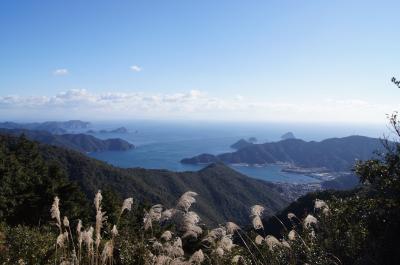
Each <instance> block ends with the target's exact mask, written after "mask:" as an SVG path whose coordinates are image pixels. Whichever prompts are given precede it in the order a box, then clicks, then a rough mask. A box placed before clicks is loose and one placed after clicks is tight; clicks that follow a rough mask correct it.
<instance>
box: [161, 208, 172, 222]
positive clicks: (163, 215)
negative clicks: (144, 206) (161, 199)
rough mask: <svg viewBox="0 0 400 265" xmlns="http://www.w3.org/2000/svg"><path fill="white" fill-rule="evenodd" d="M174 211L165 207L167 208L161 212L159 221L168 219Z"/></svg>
mask: <svg viewBox="0 0 400 265" xmlns="http://www.w3.org/2000/svg"><path fill="white" fill-rule="evenodd" d="M175 211H176V210H175V209H167V210H165V211H163V212H162V213H161V219H160V221H161V222H163V221H167V220H170V219H171V218H172V217H173V215H174V214H175Z"/></svg>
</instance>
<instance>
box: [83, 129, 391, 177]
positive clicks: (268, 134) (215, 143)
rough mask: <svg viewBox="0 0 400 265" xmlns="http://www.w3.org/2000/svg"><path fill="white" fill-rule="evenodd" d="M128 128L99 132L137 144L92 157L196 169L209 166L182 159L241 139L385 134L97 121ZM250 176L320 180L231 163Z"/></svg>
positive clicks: (224, 147)
mask: <svg viewBox="0 0 400 265" xmlns="http://www.w3.org/2000/svg"><path fill="white" fill-rule="evenodd" d="M120 126H124V127H126V128H127V129H128V130H129V133H126V134H113V133H96V134H94V136H96V137H98V138H102V139H107V138H122V139H124V140H127V141H129V142H131V143H133V144H134V145H135V146H136V148H135V149H132V150H128V151H105V152H95V153H90V154H89V155H90V156H91V157H93V158H96V159H99V160H103V161H106V162H108V163H110V164H113V165H115V166H119V167H126V168H128V167H143V168H148V169H168V170H173V171H196V170H200V169H201V168H203V167H204V165H187V164H181V163H180V160H181V159H183V158H188V157H192V156H195V155H198V154H201V153H210V154H220V153H224V152H232V151H234V150H233V149H231V148H230V145H231V144H233V143H235V142H236V141H237V140H239V139H241V138H246V139H247V138H249V137H256V138H257V139H258V143H264V142H268V141H277V140H280V136H281V135H282V134H284V133H286V132H288V131H292V132H293V133H294V134H295V136H296V137H298V138H301V139H304V140H307V141H310V140H316V141H319V140H322V139H326V138H330V137H342V136H348V135H354V134H358V135H366V136H372V137H380V136H382V134H383V131H382V132H381V131H380V128H379V127H372V126H353V127H352V126H348V125H343V126H340V125H337V126H331V125H316V124H272V123H216V122H209V123H205V122H162V121H135V122H119V123H116V122H98V123H94V124H93V128H92V129H94V130H99V129H107V130H110V129H115V128H117V127H120ZM383 129H385V128H383ZM231 167H232V168H233V169H234V170H237V171H239V172H241V173H243V174H245V175H247V176H249V177H253V178H258V179H263V180H268V181H272V182H287V183H309V182H317V180H316V179H314V178H311V177H308V176H306V175H302V174H294V173H286V172H282V171H281V168H280V166H278V165H269V166H266V167H253V166H239V165H231Z"/></svg>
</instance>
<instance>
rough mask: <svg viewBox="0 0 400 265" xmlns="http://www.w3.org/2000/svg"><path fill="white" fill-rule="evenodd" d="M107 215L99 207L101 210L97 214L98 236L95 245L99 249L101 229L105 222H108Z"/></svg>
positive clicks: (96, 230)
mask: <svg viewBox="0 0 400 265" xmlns="http://www.w3.org/2000/svg"><path fill="white" fill-rule="evenodd" d="M105 214H106V213H105V212H102V211H101V207H99V210H98V211H97V213H96V226H95V235H96V241H95V244H96V246H97V247H98V246H99V245H100V241H101V229H102V228H103V225H104V222H105V221H106V220H107V216H106V215H105Z"/></svg>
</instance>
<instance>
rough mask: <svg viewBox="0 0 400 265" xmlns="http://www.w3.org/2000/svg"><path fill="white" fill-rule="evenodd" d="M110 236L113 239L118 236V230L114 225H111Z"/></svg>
mask: <svg viewBox="0 0 400 265" xmlns="http://www.w3.org/2000/svg"><path fill="white" fill-rule="evenodd" d="M111 235H112V236H113V237H116V236H117V235H118V230H117V226H116V225H113V228H112V229H111Z"/></svg>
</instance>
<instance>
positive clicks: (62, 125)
mask: <svg viewBox="0 0 400 265" xmlns="http://www.w3.org/2000/svg"><path fill="white" fill-rule="evenodd" d="M90 125H91V124H90V122H86V121H81V120H69V121H46V122H32V123H16V122H10V121H6V122H0V128H4V129H25V130H38V131H46V132H50V133H54V134H63V133H67V132H68V131H69V130H79V129H87V128H89V127H90Z"/></svg>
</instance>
